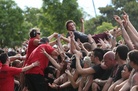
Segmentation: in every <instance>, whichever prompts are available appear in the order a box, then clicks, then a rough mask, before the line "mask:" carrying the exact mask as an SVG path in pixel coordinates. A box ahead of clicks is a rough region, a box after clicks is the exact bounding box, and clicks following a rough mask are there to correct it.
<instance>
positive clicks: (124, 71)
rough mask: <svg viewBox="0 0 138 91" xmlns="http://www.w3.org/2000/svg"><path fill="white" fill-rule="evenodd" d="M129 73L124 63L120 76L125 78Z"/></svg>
mask: <svg viewBox="0 0 138 91" xmlns="http://www.w3.org/2000/svg"><path fill="white" fill-rule="evenodd" d="M129 75H130V72H129V70H128V68H127V67H126V65H125V66H124V69H123V70H122V73H121V76H122V78H123V79H124V80H125V79H128V78H129Z"/></svg>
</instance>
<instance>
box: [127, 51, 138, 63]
mask: <svg viewBox="0 0 138 91" xmlns="http://www.w3.org/2000/svg"><path fill="white" fill-rule="evenodd" d="M128 56H129V60H130V61H132V62H133V63H135V64H137V65H138V50H132V51H130V52H129V53H128Z"/></svg>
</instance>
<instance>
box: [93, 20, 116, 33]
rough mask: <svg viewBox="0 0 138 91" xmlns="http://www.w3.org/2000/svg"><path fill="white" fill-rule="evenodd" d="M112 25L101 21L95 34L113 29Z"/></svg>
mask: <svg viewBox="0 0 138 91" xmlns="http://www.w3.org/2000/svg"><path fill="white" fill-rule="evenodd" d="M113 28H114V27H113V25H112V23H108V22H103V23H102V25H100V26H98V27H97V31H96V32H95V33H96V34H98V33H103V32H105V31H108V30H111V29H113Z"/></svg>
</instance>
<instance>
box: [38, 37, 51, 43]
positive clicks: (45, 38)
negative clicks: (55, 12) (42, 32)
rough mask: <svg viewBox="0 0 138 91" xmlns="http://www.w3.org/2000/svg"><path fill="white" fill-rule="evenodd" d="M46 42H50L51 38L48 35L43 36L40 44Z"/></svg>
mask: <svg viewBox="0 0 138 91" xmlns="http://www.w3.org/2000/svg"><path fill="white" fill-rule="evenodd" d="M45 43H49V39H48V38H47V37H43V38H41V39H40V42H39V44H45Z"/></svg>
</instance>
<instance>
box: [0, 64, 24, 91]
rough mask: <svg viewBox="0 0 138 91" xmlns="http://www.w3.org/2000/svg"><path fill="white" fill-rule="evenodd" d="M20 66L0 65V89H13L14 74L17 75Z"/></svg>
mask: <svg viewBox="0 0 138 91" xmlns="http://www.w3.org/2000/svg"><path fill="white" fill-rule="evenodd" d="M21 72H22V68H15V67H9V66H8V65H2V68H1V70H0V91H14V76H15V75H19V74H20V73H21Z"/></svg>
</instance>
